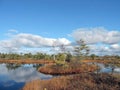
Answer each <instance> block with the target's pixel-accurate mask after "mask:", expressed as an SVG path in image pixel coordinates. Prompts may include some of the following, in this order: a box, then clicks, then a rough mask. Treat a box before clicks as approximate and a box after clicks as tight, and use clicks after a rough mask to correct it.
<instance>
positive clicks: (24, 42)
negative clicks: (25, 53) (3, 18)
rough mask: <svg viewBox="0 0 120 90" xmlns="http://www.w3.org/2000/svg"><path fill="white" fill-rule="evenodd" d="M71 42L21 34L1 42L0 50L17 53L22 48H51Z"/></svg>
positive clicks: (63, 39)
mask: <svg viewBox="0 0 120 90" xmlns="http://www.w3.org/2000/svg"><path fill="white" fill-rule="evenodd" d="M68 44H70V41H69V40H67V39H66V38H58V39H55V38H46V37H42V36H39V35H33V34H27V33H19V34H16V35H13V36H12V37H11V38H10V39H9V40H2V41H0V46H1V47H0V50H1V51H2V50H3V51H5V50H9V51H16V50H19V49H20V48H22V47H26V48H28V47H30V48H40V47H49V46H53V45H56V46H59V45H68Z"/></svg>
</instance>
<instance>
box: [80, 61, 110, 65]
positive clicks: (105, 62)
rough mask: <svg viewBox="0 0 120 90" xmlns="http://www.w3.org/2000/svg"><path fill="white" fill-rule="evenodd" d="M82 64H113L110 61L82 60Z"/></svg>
mask: <svg viewBox="0 0 120 90" xmlns="http://www.w3.org/2000/svg"><path fill="white" fill-rule="evenodd" d="M82 62H84V63H89V62H98V63H104V64H107V63H111V61H110V60H82Z"/></svg>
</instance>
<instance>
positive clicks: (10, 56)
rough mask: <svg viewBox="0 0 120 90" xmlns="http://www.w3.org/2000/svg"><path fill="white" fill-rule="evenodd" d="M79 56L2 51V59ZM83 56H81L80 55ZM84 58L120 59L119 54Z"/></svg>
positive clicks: (59, 58)
mask: <svg viewBox="0 0 120 90" xmlns="http://www.w3.org/2000/svg"><path fill="white" fill-rule="evenodd" d="M75 57H77V56H76V55H72V54H70V53H58V54H46V53H40V52H39V53H36V54H32V53H21V54H17V53H0V60H24V59H31V60H64V59H66V60H71V59H74V58H75ZM79 58H81V57H79ZM82 58H84V59H87V60H118V59H120V56H119V55H105V56H98V55H95V54H91V55H87V56H82Z"/></svg>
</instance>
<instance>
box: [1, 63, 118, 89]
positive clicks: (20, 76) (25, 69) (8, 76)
mask: <svg viewBox="0 0 120 90" xmlns="http://www.w3.org/2000/svg"><path fill="white" fill-rule="evenodd" d="M94 64H96V65H98V66H99V67H100V70H99V73H102V72H106V73H111V72H114V73H118V74H120V68H119V67H114V71H112V68H113V66H110V65H104V64H101V63H94ZM40 66H42V65H40V64H21V65H17V64H0V90H20V89H21V88H22V87H23V86H24V84H25V83H26V82H28V81H31V80H36V79H50V78H52V77H53V76H52V75H45V74H42V73H40V72H38V71H37V69H38V67H40Z"/></svg>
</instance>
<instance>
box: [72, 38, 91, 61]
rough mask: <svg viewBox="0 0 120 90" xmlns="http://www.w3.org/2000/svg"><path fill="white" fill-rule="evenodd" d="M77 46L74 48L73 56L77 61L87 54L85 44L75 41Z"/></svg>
mask: <svg viewBox="0 0 120 90" xmlns="http://www.w3.org/2000/svg"><path fill="white" fill-rule="evenodd" d="M76 43H77V46H75V48H74V52H75V55H76V56H77V59H82V58H83V57H85V56H87V55H88V54H89V47H88V46H87V45H86V44H85V42H84V41H83V40H82V39H81V40H79V41H76Z"/></svg>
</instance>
